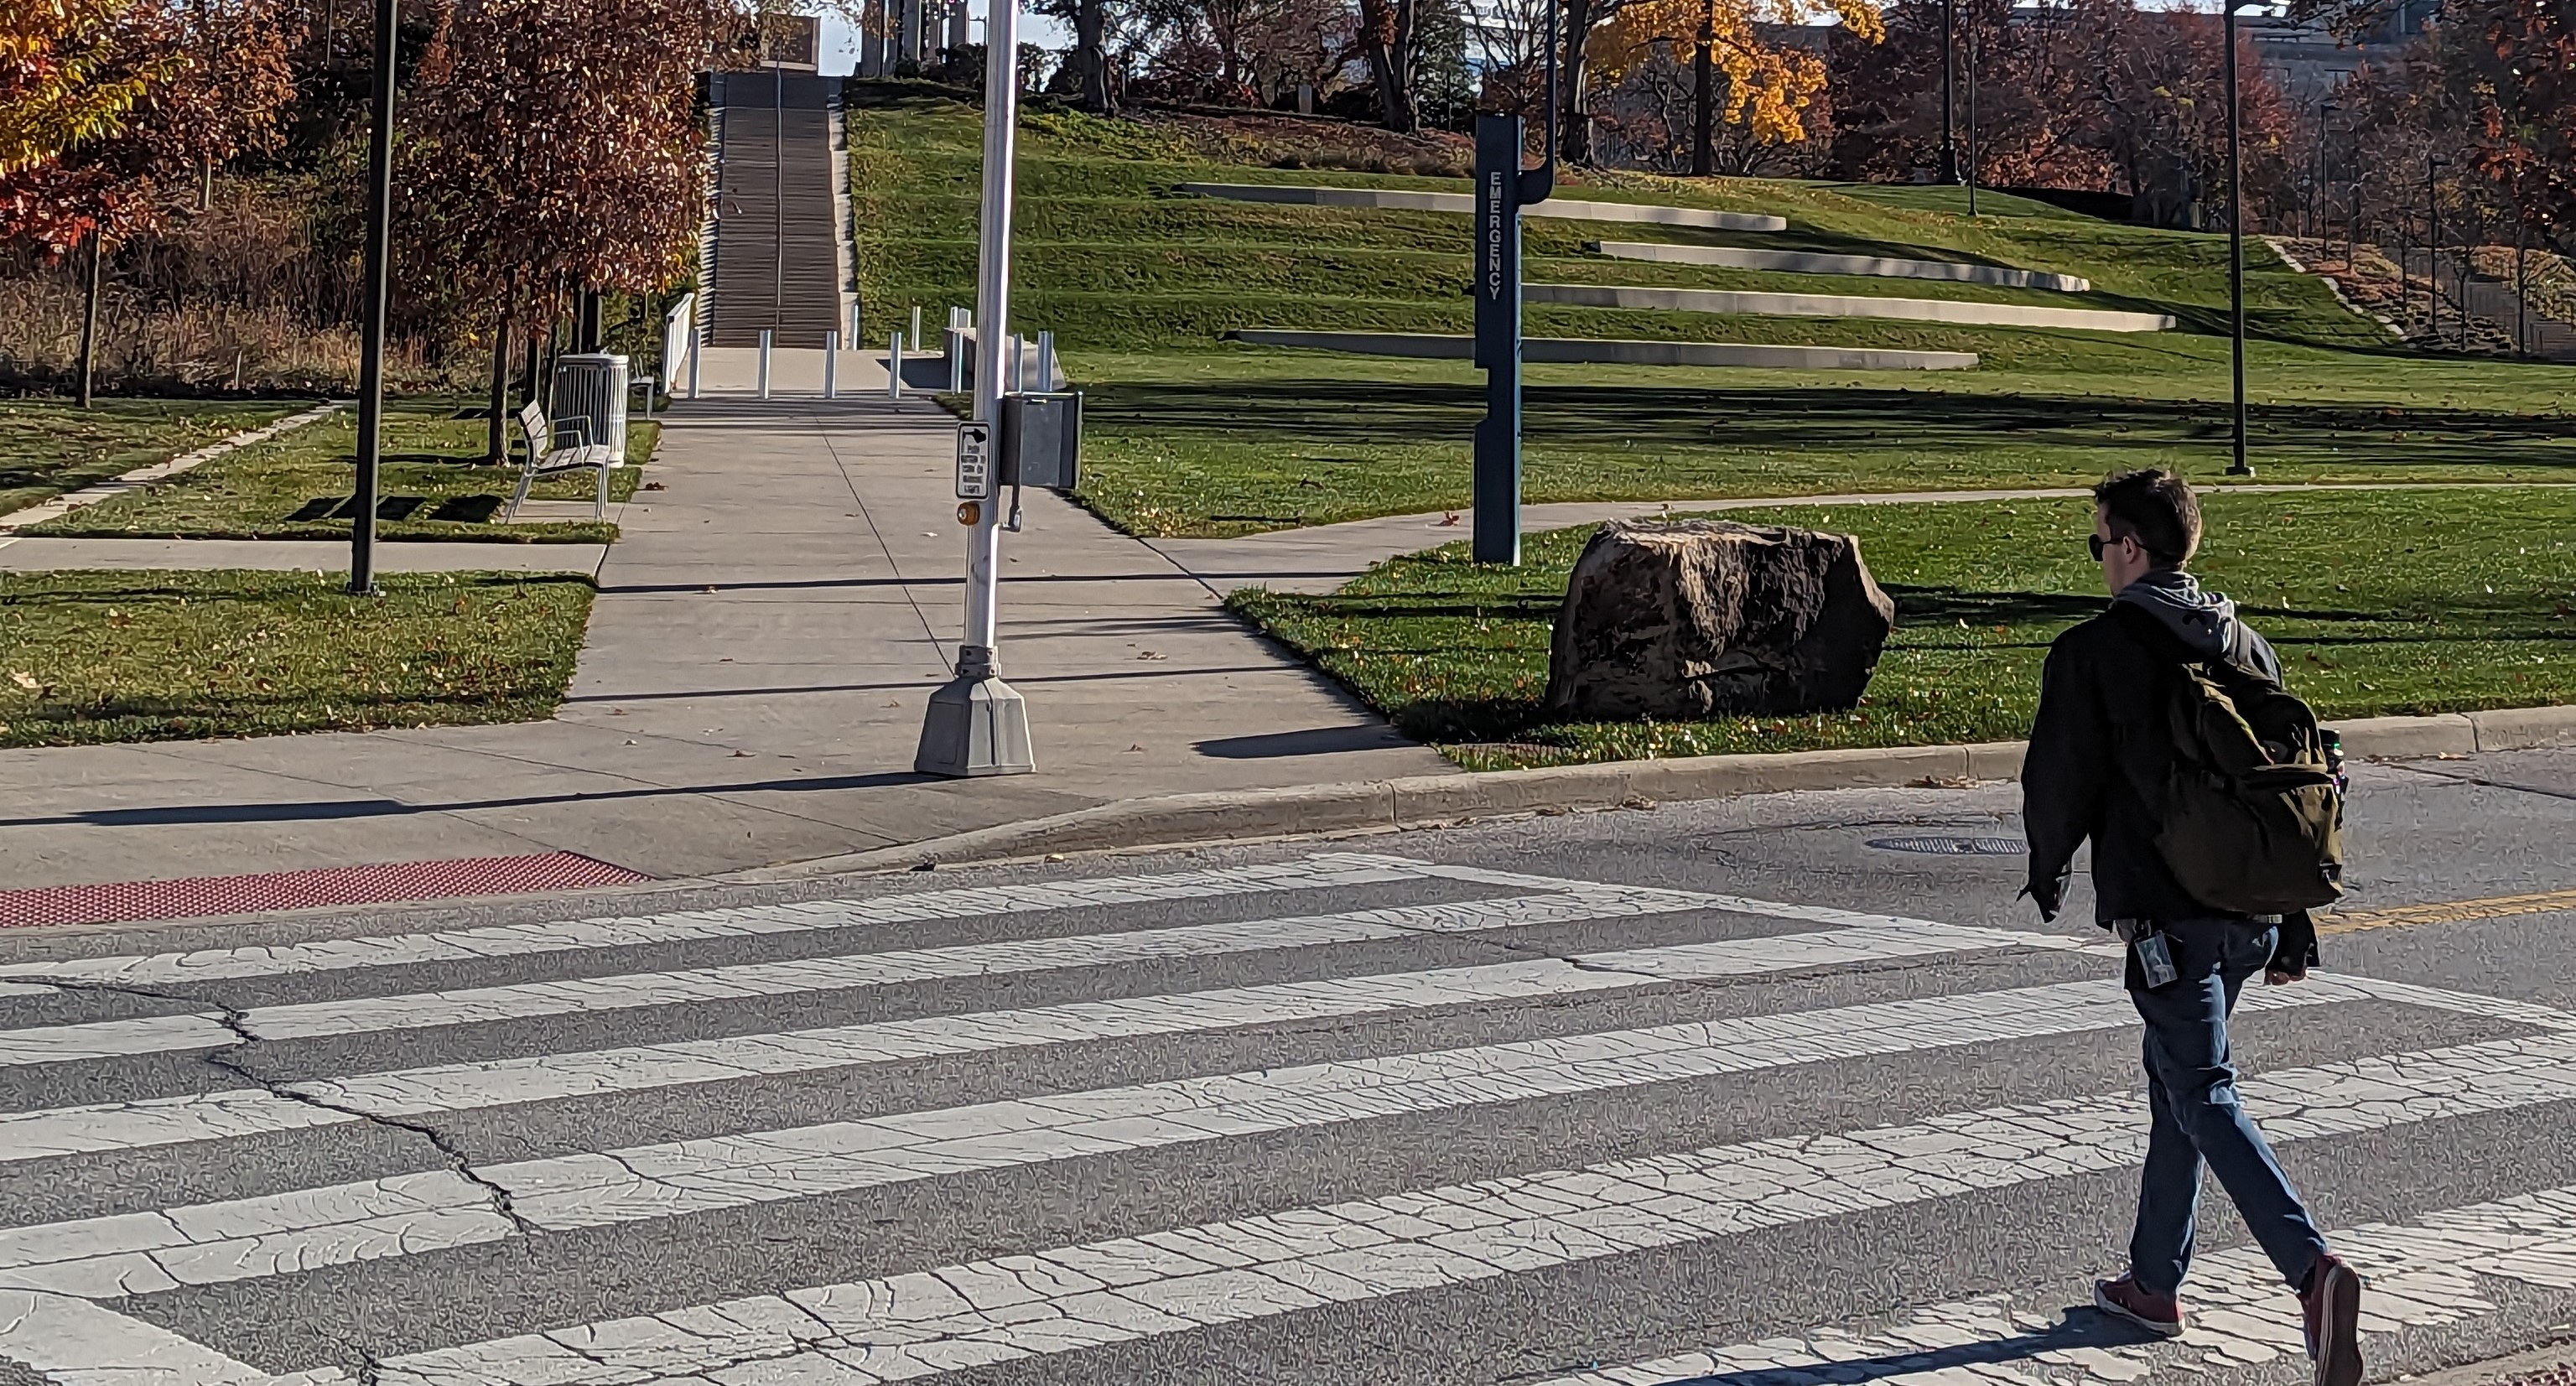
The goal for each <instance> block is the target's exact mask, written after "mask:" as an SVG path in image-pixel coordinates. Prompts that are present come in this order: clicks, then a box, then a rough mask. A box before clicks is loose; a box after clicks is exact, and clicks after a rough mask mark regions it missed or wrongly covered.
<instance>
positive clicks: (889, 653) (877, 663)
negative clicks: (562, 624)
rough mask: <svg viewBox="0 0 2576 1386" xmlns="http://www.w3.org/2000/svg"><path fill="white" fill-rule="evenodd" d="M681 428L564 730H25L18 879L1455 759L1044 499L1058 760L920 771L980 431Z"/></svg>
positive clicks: (1016, 550) (974, 818)
mask: <svg viewBox="0 0 2576 1386" xmlns="http://www.w3.org/2000/svg"><path fill="white" fill-rule="evenodd" d="M666 423H667V425H668V429H669V431H668V432H667V433H666V434H665V435H664V438H663V441H662V444H661V448H660V453H659V456H658V458H657V460H656V461H655V464H654V468H653V475H654V478H655V479H656V480H658V481H661V482H663V483H664V484H665V486H666V487H667V488H668V489H666V490H664V491H659V492H653V493H650V494H649V495H638V496H637V498H636V499H635V500H634V501H633V502H631V503H630V504H629V505H628V506H627V507H626V511H625V514H624V516H623V533H624V538H623V539H622V540H621V542H619V543H618V544H617V545H616V546H614V547H613V548H612V549H610V551H609V553H608V556H607V559H606V562H605V564H604V565H603V566H602V568H601V570H600V582H601V593H600V597H599V601H598V605H597V607H596V609H595V610H594V613H593V615H592V619H591V626H590V635H589V642H588V645H587V646H586V648H585V649H584V650H583V652H582V657H581V664H580V668H579V672H578V673H577V675H576V676H575V679H574V684H573V688H572V690H571V696H570V697H569V699H568V700H567V701H566V703H565V705H564V706H563V708H562V709H561V710H560V711H559V712H558V713H557V715H556V716H555V717H554V718H552V719H551V720H549V721H545V722H539V723H531V724H523V725H516V726H496V727H467V728H449V729H426V730H411V731H387V732H376V733H347V734H326V735H316V736H296V737H274V738H265V739H257V740H247V741H222V742H165V743H155V744H147V745H135V746H109V747H73V748H47V749H39V750H18V751H6V752H0V782H5V783H7V784H8V785H9V786H10V789H11V794H10V803H9V806H8V807H7V808H6V809H5V810H0V889H6V888H26V887H41V886H51V885H64V884H75V883H90V882H106V881H130V880H155V879H169V878H178V877H189V876H200V875H231V874H247V873H254V872H268V871H284V870H295V869H303V868H312V867H324V866H342V865H352V864H361V863H373V862H402V861H437V860H448V859H454V858H466V857H491V856H509V855H513V854H527V853H538V852H546V851H554V850H568V851H573V852H579V853H582V854H585V855H588V856H592V857H596V858H599V859H601V860H604V861H608V862H612V863H616V864H618V865H622V866H626V867H629V868H632V869H634V870H636V871H640V872H643V873H645V874H648V875H652V876H656V877H676V876H689V875H702V874H708V873H715V872H723V871H731V870H738V869H743V868H748V867H756V866H764V865H770V864H774V863H781V862H788V861H797V860H805V859H810V858H816V857H824V856H832V855H839V854H845V853H851V852H859V851H866V850H870V849H874V848H879V847H886V846H893V845H897V844H901V843H908V842H916V841H921V840H924V839H927V838H931V837H937V836H942V835H946V834H949V833H954V832H961V831H968V830H973V829H978V828H985V827H991V826H995V825H999V824H1003V823H1009V822H1016V821H1019V820H1022V819H1026V818H1030V817H1034V816H1039V815H1043V814H1049V813H1059V812H1064V811H1068V810H1072V809H1078V808H1083V807H1087V806H1090V805H1093V804H1098V803H1102V802H1106V801H1108V800H1111V799H1120V798H1128V797H1133V796H1138V795H1152V794H1171V793H1189V792H1198V791H1214V790H1234V789H1257V788H1267V787H1276V786H1284V785H1295V784H1307V783H1314V782H1320V781H1342V780H1359V779H1371V778H1384V777H1393V776H1403V775H1419V774H1441V773H1451V767H1449V765H1448V763H1447V762H1445V761H1443V760H1442V759H1440V757H1438V756H1437V755H1435V754H1434V753H1432V752H1431V751H1429V750H1427V749H1425V748H1423V747H1420V746H1416V745H1413V744H1411V743H1409V742H1406V741H1404V740H1403V739H1402V738H1400V737H1398V736H1396V735H1395V734H1394V733H1393V732H1392V731H1390V730H1389V729H1388V728H1387V727H1386V726H1385V725H1384V723H1383V722H1382V721H1380V720H1379V719H1378V718H1377V717H1376V716H1374V715H1373V714H1371V713H1370V712H1368V711H1367V710H1366V709H1365V708H1363V707H1361V706H1360V705H1359V704H1358V703H1357V702H1355V701H1354V700H1352V699H1350V698H1348V697H1347V696H1345V695H1343V694H1341V693H1340V692H1339V691H1338V690H1336V689H1334V688H1333V687H1331V686H1330V685H1328V684H1327V683H1325V682H1324V681H1323V680H1322V679H1320V678H1319V677H1317V676H1316V675H1315V674H1313V673H1312V672H1311V671H1309V670H1307V669H1306V668H1305V667H1304V666H1303V665H1301V664H1299V663H1297V662H1295V661H1294V660H1292V659H1291V658H1289V657H1288V656H1287V655H1286V654H1284V653H1282V652H1281V651H1279V650H1277V649H1275V648H1273V647H1271V646H1270V645H1268V644H1267V643H1266V642H1264V641H1262V640H1260V639H1259V638H1257V637H1255V636H1253V635H1252V634H1250V633H1249V632H1248V631H1246V630H1245V629H1244V628H1243V627H1242V626H1241V625H1239V624H1238V623H1236V622H1235V621H1234V620H1232V619H1231V618H1229V617H1227V616H1226V615H1225V614H1224V613H1223V612H1222V611H1221V610H1220V609H1219V607H1218V603H1217V598H1216V596H1215V595H1214V593H1213V592H1212V591H1211V589H1210V587H1209V586H1208V585H1207V584H1205V583H1202V582H1200V581H1199V580H1197V579H1196V578H1194V577H1192V576H1191V575H1190V574H1188V573H1186V572H1184V571H1182V570H1181V569H1179V568H1178V567H1176V566H1174V565H1173V564H1172V563H1171V562H1169V561H1167V560H1166V559H1164V558H1162V557H1161V556H1160V555H1158V554H1157V553H1155V552H1154V551H1153V550H1152V549H1150V548H1148V547H1146V546H1145V545H1143V544H1140V543H1137V542H1136V541H1134V540H1131V539H1128V538H1125V537H1123V536H1121V535H1119V534H1117V533H1115V532H1114V531H1112V530H1110V529H1109V528H1108V527H1106V526H1105V525H1103V524H1101V523H1100V522H1099V521H1098V520H1096V519H1094V518H1093V517H1092V516H1090V515H1089V514H1088V513H1086V512H1084V511H1082V510H1080V509H1078V508H1076V507H1074V506H1072V505H1070V504H1068V503H1066V502H1063V501H1060V500H1058V499H1056V498H1055V497H1053V496H1051V495H1043V494H1032V495H1030V496H1029V497H1028V505H1027V511H1028V531H1029V532H1028V533H1026V534H1023V535H1018V536H1012V535H1005V536H1004V553H1005V555H1006V560H1007V561H1006V562H1005V564H1004V569H1005V573H1006V577H1005V587H1004V591H1003V598H1002V612H1003V621H1002V631H1001V642H1000V658H1001V665H1002V672H1003V675H1004V677H1005V678H1007V679H1009V680H1010V681H1011V682H1012V683H1013V684H1014V685H1015V686H1017V687H1018V688H1020V689H1021V690H1022V691H1023V692H1024V693H1025V694H1026V695H1027V697H1028V701H1029V714H1030V721H1031V724H1032V729H1033V731H1034V734H1035V739H1036V746H1037V756H1038V766H1039V773H1038V774H1036V775H1031V776H1021V777H1013V778H1003V779H991V780H979V781H964V782H952V781H939V780H929V779H925V778H922V777H919V776H915V775H914V774H913V773H912V757H913V750H914V743H915V740H916V738H917V736H918V734H919V729H920V726H921V720H922V712H923V708H924V706H925V704H926V701H927V699H928V696H929V693H930V690H931V689H933V688H934V687H936V686H937V685H938V684H939V683H940V682H941V681H942V680H943V679H945V678H946V677H947V674H948V668H949V662H950V660H951V659H952V657H953V656H954V654H955V642H956V633H957V628H958V623H959V620H960V615H961V607H962V603H963V595H962V585H961V580H960V573H961V572H962V568H963V552H964V538H963V534H962V531H961V530H960V528H959V526H958V525H957V523H956V520H955V515H954V511H955V506H956V502H955V500H954V498H953V496H952V495H951V494H950V476H949V472H950V461H949V453H950V448H951V440H952V437H953V421H952V420H951V419H950V418H949V417H948V416H947V415H946V414H944V413H941V412H939V411H938V410H936V409H935V408H933V407H932V406H930V405H929V404H927V403H906V404H902V405H895V404H892V403H889V402H886V401H884V400H882V399H879V400H873V401H864V400H863V401H842V402H839V403H835V404H825V403H823V402H822V401H819V400H804V401H773V402H767V403H763V402H759V401H753V400H743V399H739V398H735V399H721V400H717V399H710V400H700V401H697V402H694V403H687V404H683V405H681V406H679V407H678V408H677V409H675V410H674V411H673V412H672V413H671V415H670V416H669V417H668V419H667V420H666ZM450 547H459V546H446V545H387V546H385V547H384V548H382V549H380V550H379V553H384V552H387V551H389V550H396V549H400V550H403V551H405V552H406V553H408V552H409V551H411V550H424V551H427V550H438V549H446V548H450ZM512 547H521V546H512ZM525 547H531V548H534V547H538V546H525ZM549 547H560V546H549ZM5 554H6V551H5V550H0V557H5Z"/></svg>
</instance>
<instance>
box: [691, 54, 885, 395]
mask: <svg viewBox="0 0 2576 1386" xmlns="http://www.w3.org/2000/svg"><path fill="white" fill-rule="evenodd" d="M840 90H841V79H840V78H838V77H815V76H811V75H805V74H798V73H785V74H773V73H768V72H721V73H717V74H715V75H714V77H713V97H714V103H715V108H716V111H715V123H716V130H717V138H716V201H715V216H714V226H713V234H712V235H710V236H709V237H708V238H707V240H708V244H709V246H710V247H711V249H712V254H711V256H710V261H709V263H710V266H711V272H710V273H709V274H707V275H706V276H705V277H704V279H703V281H702V282H704V283H705V284H707V285H708V286H709V288H710V292H709V293H708V295H707V298H708V299H709V300H711V301H710V302H706V303H704V304H703V311H704V312H705V314H706V316H705V318H704V319H703V321H704V322H705V324H706V326H705V329H704V332H705V336H704V341H705V342H706V344H707V345H709V346H716V347H757V346H759V345H760V334H761V331H762V330H763V329H764V328H765V329H768V330H770V331H771V332H772V333H774V334H775V335H774V337H773V339H772V341H773V345H774V346H776V347H778V348H782V349H783V348H813V349H819V348H821V347H822V345H823V334H824V333H827V332H832V331H836V330H837V331H842V332H847V331H848V330H849V319H848V315H847V314H846V313H845V312H844V311H843V309H842V303H843V301H844V300H843V298H842V288H843V285H844V283H845V281H846V275H845V273H844V271H843V268H842V253H841V207H840V204H839V200H838V198H837V197H836V195H835V193H834V183H835V180H834V178H833V161H834V160H835V159H837V158H838V157H840V156H839V154H838V152H837V150H836V149H835V148H834V144H835V141H834V139H833V128H834V125H835V119H834V117H835V115H836V114H837V112H836V110H835V108H836V107H837V106H838V105H839V103H840ZM849 345H855V343H852V344H849Z"/></svg>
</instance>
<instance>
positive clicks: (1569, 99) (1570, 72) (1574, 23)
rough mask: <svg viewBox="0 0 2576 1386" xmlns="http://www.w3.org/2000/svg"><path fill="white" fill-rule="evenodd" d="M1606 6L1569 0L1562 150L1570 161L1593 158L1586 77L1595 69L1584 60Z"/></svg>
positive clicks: (1598, 0) (1586, 161) (1597, 1)
mask: <svg viewBox="0 0 2576 1386" xmlns="http://www.w3.org/2000/svg"><path fill="white" fill-rule="evenodd" d="M1602 8H1603V6H1602V4H1601V0H1566V5H1565V56H1564V58H1563V60H1562V61H1563V62H1564V64H1565V66H1564V69H1563V71H1564V74H1565V75H1564V77H1563V78H1562V79H1561V80H1562V82H1563V84H1564V85H1563V87H1562V91H1563V92H1564V102H1565V104H1564V106H1563V110H1564V121H1565V124H1564V127H1563V135H1562V137H1561V138H1562V142H1561V144H1560V145H1559V152H1560V154H1561V155H1562V156H1563V158H1564V159H1565V161H1566V162H1567V163H1569V164H1589V163H1591V162H1592V118H1591V116H1590V114H1589V108H1590V106H1591V104H1592V92H1591V89H1590V87H1589V86H1588V85H1587V81H1586V79H1588V78H1589V77H1590V76H1591V72H1590V69H1589V68H1588V67H1587V66H1586V65H1585V63H1584V61H1583V49H1584V44H1585V41H1586V40H1588V39H1590V38H1591V37H1592V28H1593V26H1594V25H1596V24H1598V23H1600V22H1601V11H1602Z"/></svg>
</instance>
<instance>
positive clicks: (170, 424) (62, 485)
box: [0, 399, 301, 515]
mask: <svg viewBox="0 0 2576 1386" xmlns="http://www.w3.org/2000/svg"><path fill="white" fill-rule="evenodd" d="M300 407H301V406H300V405H297V404H291V403H276V402H270V401H264V400H254V401H244V400H194V399H102V400H98V401H96V402H94V403H93V404H92V405H91V406H90V407H89V408H87V409H82V408H79V407H77V406H75V405H72V404H70V403H67V402H65V401H61V400H47V399H17V400H0V515H5V514H7V513H9V512H10V511H12V510H23V509H25V508H26V507H28V506H31V505H34V504H36V503H37V502H39V501H45V500H51V499H52V498H54V497H55V496H58V495H61V494H62V493H63V492H65V491H77V490H79V489H80V488H82V487H84V486H88V485H92V484H94V483H96V482H101V481H105V480H107V479H108V478H110V477H113V476H119V475H122V474H124V473H126V472H130V471H133V470H134V469H136V468H137V467H149V466H152V465H154V464H156V463H161V462H167V461H169V460H170V459H171V458H173V457H176V456H178V455H179V454H181V453H183V452H193V451H195V450H196V449H198V448H201V447H204V446H205V445H206V444H208V443H212V442H217V441H219V440H221V439H223V438H224V437H226V436H228V435H230V434H234V433H238V432H241V431H242V430H243V429H247V428H257V427H259V426H260V425H262V424H265V423H270V422H273V421H275V420H276V419H278V418H281V417H283V416H284V415H287V414H290V413H293V412H294V411H295V410H296V409H297V408H300Z"/></svg>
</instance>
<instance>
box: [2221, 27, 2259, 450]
mask: <svg viewBox="0 0 2576 1386" xmlns="http://www.w3.org/2000/svg"><path fill="white" fill-rule="evenodd" d="M2240 3H2241V0H2224V3H2223V4H2221V5H2220V6H2219V13H2220V14H2222V15H2224V16H2225V17H2226V18H2225V29H2226V43H2227V312H2228V316H2229V318H2230V319H2231V326H2232V330H2231V332H2230V333H2229V336H2230V343H2229V352H2228V359H2229V364H2230V366H2231V367H2232V368H2233V370H2234V373H2235V378H2236V421H2235V428H2234V430H2233V436H2232V441H2233V443H2234V445H2235V454H2236V455H2235V460H2234V461H2232V462H2230V463H2228V465H2227V474H2228V475H2229V476H2252V475H2254V468H2253V465H2252V464H2251V463H2249V462H2247V461H2246V460H2245V180H2244V176H2243V172H2244V171H2243V169H2242V168H2241V167H2240V164H2241V163H2242V160H2241V159H2240V158H2239V157H2238V156H2239V153H2240V151H2239V149H2238V145H2239V144H2240V143H2242V139H2241V136H2240V134H2239V132H2238V129H2237V124H2238V120H2237V105H2236V11H2237V7H2238V5H2239V4H2240ZM2247 8H2252V7H2251V6H2248V7H2247Z"/></svg>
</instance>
